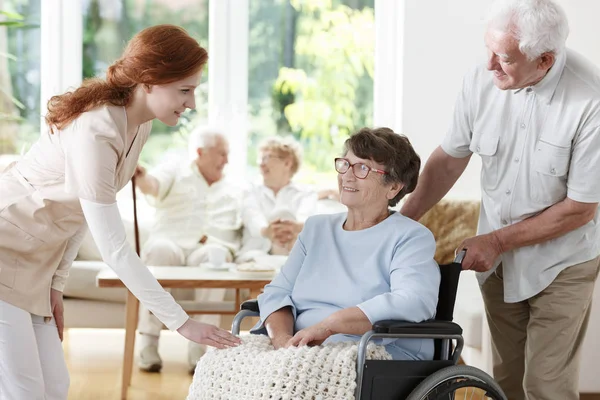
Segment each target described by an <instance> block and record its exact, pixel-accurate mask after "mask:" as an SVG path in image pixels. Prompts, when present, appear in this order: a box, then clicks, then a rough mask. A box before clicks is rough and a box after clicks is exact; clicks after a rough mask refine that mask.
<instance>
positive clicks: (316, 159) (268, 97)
mask: <svg viewBox="0 0 600 400" xmlns="http://www.w3.org/2000/svg"><path fill="white" fill-rule="evenodd" d="M249 6H250V10H249V27H250V28H249V37H248V43H249V57H248V64H249V66H248V69H249V77H248V114H249V127H250V131H249V138H248V162H249V164H250V165H251V166H253V167H256V161H255V160H256V159H257V154H256V151H257V146H258V144H259V143H260V141H261V140H262V139H263V138H265V137H269V136H272V135H284V136H285V135H293V136H294V137H295V138H296V139H297V140H299V141H300V142H301V143H302V145H303V148H304V165H303V168H302V171H301V173H300V176H299V177H298V180H300V181H304V182H306V183H318V182H319V181H321V180H323V179H325V182H326V183H327V184H331V183H332V181H331V180H330V178H327V177H326V176H328V177H330V176H331V175H334V174H335V171H334V169H333V158H334V157H335V156H337V155H339V153H340V151H341V149H342V145H343V142H344V140H345V139H346V138H347V137H348V135H349V134H351V133H353V132H354V131H356V130H358V129H360V128H361V127H363V126H370V125H372V123H373V69H374V68H373V64H374V52H375V29H374V1H373V0H332V1H321V2H319V1H316V2H315V1H298V0H263V1H250V2H249ZM323 174H325V175H326V176H323Z"/></svg>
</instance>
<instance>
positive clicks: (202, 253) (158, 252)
mask: <svg viewBox="0 0 600 400" xmlns="http://www.w3.org/2000/svg"><path fill="white" fill-rule="evenodd" d="M215 249H222V251H223V252H224V253H225V254H226V256H225V259H226V261H227V262H231V260H232V258H231V255H230V253H229V250H228V249H227V248H225V247H223V246H220V245H218V244H212V243H210V244H205V245H199V246H198V247H197V248H196V249H191V250H188V249H182V248H181V247H179V246H178V245H177V244H175V242H173V241H171V240H169V239H164V238H155V239H150V240H149V241H148V243H147V244H146V245H145V246H144V250H143V251H142V260H143V261H144V263H145V264H146V265H152V266H158V265H160V266H188V267H197V266H199V265H200V264H201V263H205V262H208V254H209V252H210V251H214V250H215ZM225 290H226V289H172V290H171V294H172V295H173V297H174V298H175V300H194V301H197V302H220V301H223V300H224V299H225ZM194 319H196V320H198V321H202V322H204V323H207V324H212V325H216V326H219V324H220V323H221V316H220V315H197V316H194ZM162 328H163V324H162V322H160V320H159V319H158V318H156V317H155V316H154V314H152V313H151V312H150V311H148V309H146V308H145V307H144V306H141V305H140V319H139V323H138V332H139V333H142V334H144V335H152V336H160V331H161V330H162Z"/></svg>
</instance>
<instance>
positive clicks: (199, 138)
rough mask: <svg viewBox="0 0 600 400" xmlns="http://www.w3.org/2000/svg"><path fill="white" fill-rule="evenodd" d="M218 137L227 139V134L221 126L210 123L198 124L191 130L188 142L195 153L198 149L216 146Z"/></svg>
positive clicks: (191, 150)
mask: <svg viewBox="0 0 600 400" xmlns="http://www.w3.org/2000/svg"><path fill="white" fill-rule="evenodd" d="M218 137H222V138H223V139H225V140H227V136H226V135H225V133H224V132H223V130H222V129H220V128H217V127H215V126H210V125H203V126H198V127H196V128H195V129H194V130H192V131H191V132H190V137H189V142H188V145H189V150H190V152H191V153H193V154H195V153H196V150H197V149H200V148H202V149H207V148H211V147H214V146H215V145H216V143H217V138H218Z"/></svg>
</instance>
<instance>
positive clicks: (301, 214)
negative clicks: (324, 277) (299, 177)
mask: <svg viewBox="0 0 600 400" xmlns="http://www.w3.org/2000/svg"><path fill="white" fill-rule="evenodd" d="M301 163H302V147H301V146H300V144H299V143H298V142H296V141H295V140H294V139H293V138H283V137H279V136H275V137H272V138H269V139H267V140H266V141H264V142H263V143H262V144H261V145H260V147H259V159H258V164H259V165H260V173H261V175H262V179H263V182H262V184H259V185H255V186H253V187H251V188H250V190H249V191H248V193H247V194H246V196H245V201H244V207H243V214H242V220H243V224H244V233H243V237H244V239H243V246H242V249H241V250H240V252H239V256H238V261H247V260H249V259H252V258H253V256H254V255H257V254H266V253H269V254H279V255H288V254H289V251H290V250H291V248H292V246H293V245H294V243H295V242H296V238H297V237H298V234H299V233H300V231H301V230H302V227H303V226H304V221H305V220H306V218H307V217H309V216H310V215H313V214H314V213H315V211H316V206H317V200H318V199H319V196H320V194H318V193H316V192H314V191H309V190H305V189H303V188H301V187H300V186H299V185H296V184H295V183H293V182H292V178H293V177H294V175H295V174H296V172H298V169H299V168H300V165H301Z"/></svg>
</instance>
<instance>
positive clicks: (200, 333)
mask: <svg viewBox="0 0 600 400" xmlns="http://www.w3.org/2000/svg"><path fill="white" fill-rule="evenodd" d="M177 332H179V333H180V334H181V335H182V336H183V337H185V338H186V339H189V340H191V341H192V342H196V343H201V344H207V345H209V346H213V347H216V348H217V349H226V348H229V347H235V346H239V345H240V344H241V343H242V341H241V340H240V339H239V338H238V337H236V336H234V335H232V334H231V333H229V332H228V331H226V330H224V329H221V328H217V327H216V326H214V325H209V324H205V323H202V322H198V321H196V320H193V319H191V318H189V319H188V320H187V321H186V322H185V324H183V325H181V327H180V328H179V329H177Z"/></svg>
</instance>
